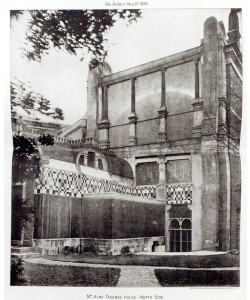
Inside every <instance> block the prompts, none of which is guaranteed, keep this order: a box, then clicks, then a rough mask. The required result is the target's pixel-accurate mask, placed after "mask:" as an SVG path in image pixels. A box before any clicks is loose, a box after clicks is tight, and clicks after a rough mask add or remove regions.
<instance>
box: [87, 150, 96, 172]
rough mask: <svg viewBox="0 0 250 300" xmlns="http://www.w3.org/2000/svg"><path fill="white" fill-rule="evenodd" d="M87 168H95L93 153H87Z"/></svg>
mask: <svg viewBox="0 0 250 300" xmlns="http://www.w3.org/2000/svg"><path fill="white" fill-rule="evenodd" d="M88 166H89V167H91V168H94V167H95V152H88Z"/></svg>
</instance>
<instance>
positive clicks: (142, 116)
mask: <svg viewBox="0 0 250 300" xmlns="http://www.w3.org/2000/svg"><path fill="white" fill-rule="evenodd" d="M192 101H193V97H191V96H190V95H188V94H185V93H181V92H176V91H167V92H166V107H167V110H168V112H169V114H171V115H172V114H179V113H182V112H187V111H191V110H193V107H192ZM135 106H136V114H137V117H138V119H139V120H146V119H151V118H156V117H158V110H159V109H160V106H161V93H156V94H151V95H148V96H146V97H143V98H141V99H137V100H136V104H135ZM130 110H131V109H130V107H128V106H126V107H125V108H124V110H121V111H120V113H117V114H116V116H115V117H113V119H112V120H110V121H111V124H124V123H128V116H129V114H130Z"/></svg>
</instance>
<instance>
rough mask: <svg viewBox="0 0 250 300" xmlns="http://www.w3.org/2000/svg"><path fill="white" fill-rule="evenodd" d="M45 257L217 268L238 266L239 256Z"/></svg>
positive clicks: (74, 255)
mask: <svg viewBox="0 0 250 300" xmlns="http://www.w3.org/2000/svg"><path fill="white" fill-rule="evenodd" d="M45 258H47V259H51V260H56V261H58V260H59V261H67V262H77V263H92V264H107V265H141V266H165V267H179V268H219V267H238V266H239V256H238V255H232V254H218V255H204V256H194V255H189V256H185V255H182V256H179V255H171V256H164V255H159V256H155V255H134V254H128V255H116V256H107V255H94V254H69V255H50V256H46V257H45Z"/></svg>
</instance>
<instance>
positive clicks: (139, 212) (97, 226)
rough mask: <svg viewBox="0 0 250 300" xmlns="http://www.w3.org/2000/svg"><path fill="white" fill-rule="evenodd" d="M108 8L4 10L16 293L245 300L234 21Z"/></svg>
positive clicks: (237, 17)
mask: <svg viewBox="0 0 250 300" xmlns="http://www.w3.org/2000/svg"><path fill="white" fill-rule="evenodd" d="M103 3H105V5H104V7H103V6H102V8H101V9H97V8H95V6H93V8H86V9H82V8H81V7H80V5H79V8H78V9H65V8H64V9H59V8H58V9H32V7H31V9H22V8H21V6H19V9H11V10H9V13H10V25H9V26H10V83H9V84H10V89H9V90H10V95H9V104H8V105H9V107H10V116H9V119H10V121H9V122H10V124H11V128H10V131H9V132H10V135H11V141H12V154H11V163H10V168H11V171H10V172H11V183H10V184H11V192H10V199H9V200H8V201H10V203H11V204H10V205H9V207H10V211H9V215H10V222H9V224H10V228H9V236H10V240H9V241H8V242H9V251H10V255H9V262H8V263H9V265H10V267H9V270H10V272H9V273H10V274H5V276H7V277H9V285H10V288H15V287H26V288H28V287H36V288H37V287H58V288H60V287H67V288H69V289H70V288H76V287H93V288H97V287H105V288H109V291H114V293H115V291H117V289H113V288H118V287H119V288H157V289H158V288H159V291H160V292H161V293H162V294H164V295H167V293H168V290H170V289H169V288H183V287H186V288H187V287H188V288H193V289H194V288H196V289H198V288H203V289H204V288H210V289H211V288H213V289H215V288H223V289H225V288H227V289H231V290H234V289H237V288H240V286H241V276H240V271H241V270H240V269H241V268H240V264H241V263H242V261H241V248H242V246H241V245H242V243H241V239H242V238H245V237H242V235H241V234H240V232H241V224H242V213H241V212H242V210H241V207H242V201H243V199H242V197H241V194H242V193H241V190H242V189H241V184H242V174H241V173H242V168H241V166H242V160H241V155H240V153H241V150H242V148H241V137H242V122H243V121H244V118H242V108H243V109H244V101H245V99H243V92H242V85H243V75H242V74H243V59H242V56H243V50H242V43H243V38H244V36H243V32H242V18H243V17H242V8H241V7H239V8H236V7H233V8H175V9H173V8H164V9H158V8H148V7H147V3H148V2H147V1H146V2H135V1H132V2H131V3H128V2H124V3H123V2H119V1H104V2H103ZM136 3H137V4H136ZM225 6H226V5H225ZM242 119H243V120H242ZM110 288H112V289H110ZM93 291H97V292H93ZM93 291H92V293H91V294H89V295H88V299H91V300H92V299H95V298H99V299H108V298H107V297H108V296H107V295H106V296H105V294H102V293H101V292H100V291H99V290H98V289H97V290H96V289H95V290H93ZM98 291H99V292H98ZM130 291H131V290H130ZM155 291H156V290H155ZM162 294H160V295H162ZM114 295H115V294H114ZM117 297H118V298H117V299H125V298H119V297H120V296H117ZM128 297H129V296H128ZM131 297H132V298H131ZM131 297H130V298H127V299H139V300H140V299H142V300H145V299H159V300H166V299H167V298H164V297H163V296H155V297H156V298H147V297H149V296H147V294H145V298H144V299H143V298H141V297H144V296H139V298H138V296H135V298H133V296H131ZM157 297H158V298H157ZM111 298H112V297H111ZM111 298H110V299H111ZM48 299H50V298H49V296H48ZM51 299H52V298H51ZM82 299H85V298H84V297H83V298H82ZM86 299H87V298H86ZM112 299H114V298H112Z"/></svg>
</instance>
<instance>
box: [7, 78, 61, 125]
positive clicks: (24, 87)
mask: <svg viewBox="0 0 250 300" xmlns="http://www.w3.org/2000/svg"><path fill="white" fill-rule="evenodd" d="M10 99H11V110H12V112H13V113H14V112H15V107H17V106H21V107H22V108H24V109H25V110H26V112H28V113H31V112H32V110H34V111H39V112H40V113H41V114H45V115H50V116H51V117H52V118H54V119H60V120H63V119H64V117H63V111H62V109H60V108H58V107H57V108H54V109H53V108H51V103H50V100H48V99H46V98H45V97H44V96H43V95H41V94H39V93H36V92H35V91H33V90H32V88H31V86H30V84H29V83H27V82H23V81H21V80H17V79H13V80H12V81H11V82H10Z"/></svg>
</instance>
